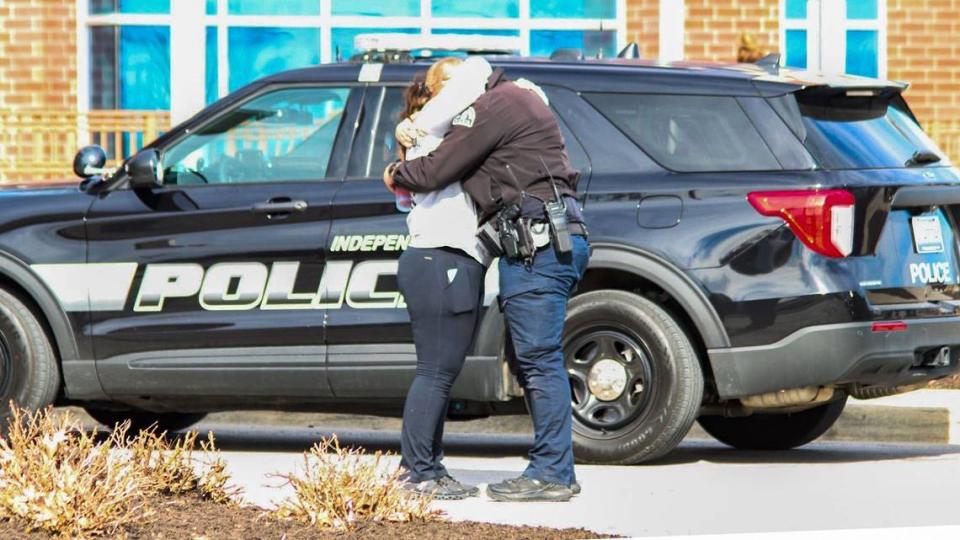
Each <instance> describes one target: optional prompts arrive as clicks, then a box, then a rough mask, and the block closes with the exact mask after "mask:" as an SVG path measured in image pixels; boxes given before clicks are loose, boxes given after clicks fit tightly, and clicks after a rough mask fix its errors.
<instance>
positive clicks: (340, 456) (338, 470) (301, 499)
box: [275, 437, 443, 530]
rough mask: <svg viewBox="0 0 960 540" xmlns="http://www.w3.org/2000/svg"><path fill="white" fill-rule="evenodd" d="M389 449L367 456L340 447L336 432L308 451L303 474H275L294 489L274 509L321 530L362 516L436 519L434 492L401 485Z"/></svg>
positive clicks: (438, 513) (346, 527)
mask: <svg viewBox="0 0 960 540" xmlns="http://www.w3.org/2000/svg"><path fill="white" fill-rule="evenodd" d="M388 456H389V454H385V453H382V452H379V451H378V452H376V453H375V454H374V455H372V456H369V455H365V454H364V451H363V449H357V448H342V447H341V446H340V443H339V442H338V441H337V438H336V437H333V438H330V439H324V440H322V441H321V442H320V443H318V444H316V445H314V447H313V448H311V449H310V451H309V452H306V453H305V454H304V467H303V474H302V475H297V474H291V475H277V476H278V477H279V478H283V479H285V480H286V481H287V482H288V483H289V484H290V485H291V486H292V487H293V489H294V494H293V495H292V496H291V497H290V498H288V499H287V500H285V501H283V502H281V503H280V505H279V506H278V508H277V510H276V512H275V514H276V515H277V516H278V517H280V518H283V519H290V518H292V519H296V520H298V521H301V522H306V523H310V524H312V525H315V526H317V527H319V528H321V529H340V530H352V529H353V528H354V527H355V525H356V523H357V522H359V521H393V522H405V521H436V520H439V519H441V517H442V515H443V513H442V512H441V511H440V510H432V509H431V508H430V506H431V503H432V502H433V498H432V497H423V496H419V495H417V494H415V493H412V492H410V491H407V490H405V489H404V488H403V481H402V480H401V479H400V476H401V474H402V471H401V470H399V469H398V468H397V467H392V466H390V465H389V464H388V463H386V462H385V459H384V458H386V457H388Z"/></svg>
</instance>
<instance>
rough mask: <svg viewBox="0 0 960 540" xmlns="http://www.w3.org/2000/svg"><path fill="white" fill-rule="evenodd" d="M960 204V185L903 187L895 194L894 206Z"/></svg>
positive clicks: (914, 206) (913, 206)
mask: <svg viewBox="0 0 960 540" xmlns="http://www.w3.org/2000/svg"><path fill="white" fill-rule="evenodd" d="M954 204H960V185H957V186H915V187H902V188H900V189H898V190H897V193H896V195H894V196H893V203H892V206H893V207H894V208H917V207H924V206H951V205H954Z"/></svg>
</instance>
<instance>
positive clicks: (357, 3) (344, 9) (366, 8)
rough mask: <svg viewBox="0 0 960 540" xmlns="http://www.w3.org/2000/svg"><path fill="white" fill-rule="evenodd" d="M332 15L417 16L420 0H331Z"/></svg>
mask: <svg viewBox="0 0 960 540" xmlns="http://www.w3.org/2000/svg"><path fill="white" fill-rule="evenodd" d="M330 10H331V12H332V13H333V14H334V15H364V16H368V17H419V16H420V0H390V1H389V2H384V1H383V0H333V5H332V6H331V9H330Z"/></svg>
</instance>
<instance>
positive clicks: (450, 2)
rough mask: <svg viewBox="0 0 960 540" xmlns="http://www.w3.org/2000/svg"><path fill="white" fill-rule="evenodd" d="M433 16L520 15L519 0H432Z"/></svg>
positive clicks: (508, 16) (515, 16)
mask: <svg viewBox="0 0 960 540" xmlns="http://www.w3.org/2000/svg"><path fill="white" fill-rule="evenodd" d="M431 6H432V7H431V10H432V14H433V16H434V17H501V18H502V17H507V18H517V17H519V16H520V2H519V0H433V3H432V4H431Z"/></svg>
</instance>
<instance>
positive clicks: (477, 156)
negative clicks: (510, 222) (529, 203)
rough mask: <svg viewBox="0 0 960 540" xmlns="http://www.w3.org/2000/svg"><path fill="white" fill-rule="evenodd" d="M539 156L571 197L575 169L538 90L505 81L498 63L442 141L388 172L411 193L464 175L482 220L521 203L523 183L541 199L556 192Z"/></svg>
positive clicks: (467, 188) (575, 181) (441, 186)
mask: <svg viewBox="0 0 960 540" xmlns="http://www.w3.org/2000/svg"><path fill="white" fill-rule="evenodd" d="M541 158H542V159H543V163H544V164H546V167H547V169H548V170H549V173H550V174H552V175H553V177H554V179H555V180H556V182H557V187H558V188H559V190H560V192H561V194H563V195H569V196H573V197H575V196H576V188H577V181H578V180H579V177H580V174H579V173H578V172H577V171H575V170H574V169H573V167H571V165H570V159H569V157H568V156H567V151H566V148H565V146H564V142H563V136H562V135H561V134H560V128H559V126H557V121H556V119H555V118H554V116H553V113H552V112H551V111H550V107H548V106H547V105H546V104H545V103H544V102H543V100H541V99H540V97H538V96H537V94H536V93H534V92H531V91H529V90H524V89H522V88H520V87H518V86H517V85H515V84H513V83H512V82H509V81H507V80H506V79H505V78H504V76H503V70H500V69H498V70H496V71H494V72H493V74H492V75H491V76H490V79H489V80H488V82H487V92H486V93H484V94H483V95H482V96H480V97H479V98H478V99H477V100H476V101H475V102H474V103H473V105H472V106H471V107H468V108H467V109H466V110H464V111H463V112H461V113H460V114H459V115H458V116H457V117H456V118H454V120H453V125H452V127H451V130H450V132H449V133H447V135H446V137H444V139H443V142H442V143H441V144H440V146H438V147H437V149H436V150H434V151H433V152H431V153H430V154H429V155H427V156H424V157H421V158H418V159H413V160H410V161H405V162H403V163H401V164H400V165H399V166H398V167H397V168H396V170H395V171H394V176H393V179H394V181H395V182H396V184H397V185H398V186H400V187H403V188H406V189H408V190H410V191H413V192H415V193H422V192H427V191H436V190H438V189H442V188H444V187H446V186H448V185H449V184H452V183H453V182H459V181H462V182H463V188H464V190H465V191H466V192H467V193H469V194H470V196H471V197H473V200H474V201H475V202H476V203H477V205H478V206H479V208H480V222H481V223H482V222H484V221H486V220H487V219H489V218H490V217H491V216H492V215H493V214H495V213H496V212H497V210H499V209H500V208H501V207H502V206H503V205H505V204H510V203H514V202H515V203H518V204H519V203H520V202H521V200H520V199H521V197H520V190H523V191H524V192H526V193H527V194H528V195H532V196H534V197H537V198H539V199H541V200H544V201H547V200H550V199H552V198H553V190H552V188H551V186H550V174H548V172H547V170H545V169H544V165H543V164H541V161H540V160H541ZM508 164H509V165H510V169H511V170H512V172H513V176H511V175H510V173H509V172H508V171H507V165H508ZM513 177H515V178H516V181H514V179H513Z"/></svg>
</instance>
